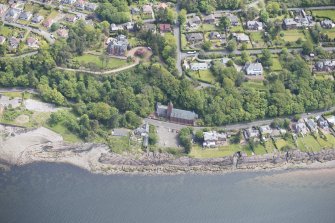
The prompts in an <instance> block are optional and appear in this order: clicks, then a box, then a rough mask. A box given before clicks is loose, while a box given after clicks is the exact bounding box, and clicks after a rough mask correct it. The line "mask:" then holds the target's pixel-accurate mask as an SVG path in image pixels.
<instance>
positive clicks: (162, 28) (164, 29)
mask: <svg viewBox="0 0 335 223" xmlns="http://www.w3.org/2000/svg"><path fill="white" fill-rule="evenodd" d="M159 30H160V31H161V32H170V31H171V25H170V24H167V23H165V24H159Z"/></svg>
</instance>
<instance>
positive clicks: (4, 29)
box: [0, 26, 26, 37]
mask: <svg viewBox="0 0 335 223" xmlns="http://www.w3.org/2000/svg"><path fill="white" fill-rule="evenodd" d="M20 32H26V31H25V30H24V29H19V28H16V27H11V26H0V35H1V36H5V37H10V36H17V35H18V34H19V33H20Z"/></svg>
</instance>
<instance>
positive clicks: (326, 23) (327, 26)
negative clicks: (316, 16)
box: [321, 19, 335, 29]
mask: <svg viewBox="0 0 335 223" xmlns="http://www.w3.org/2000/svg"><path fill="white" fill-rule="evenodd" d="M334 26H335V25H334V23H333V21H331V20H329V19H325V20H323V21H321V27H322V28H325V29H331V28H333V27H334Z"/></svg>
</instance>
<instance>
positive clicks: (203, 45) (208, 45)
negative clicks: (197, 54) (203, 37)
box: [202, 41, 212, 50]
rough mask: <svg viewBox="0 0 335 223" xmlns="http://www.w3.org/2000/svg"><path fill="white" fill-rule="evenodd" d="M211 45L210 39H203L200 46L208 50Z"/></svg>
mask: <svg viewBox="0 0 335 223" xmlns="http://www.w3.org/2000/svg"><path fill="white" fill-rule="evenodd" d="M211 47H212V42H211V41H205V42H204V43H203V44H202V48H203V49H204V50H209V49H210V48H211Z"/></svg>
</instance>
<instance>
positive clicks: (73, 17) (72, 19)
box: [65, 15, 78, 23]
mask: <svg viewBox="0 0 335 223" xmlns="http://www.w3.org/2000/svg"><path fill="white" fill-rule="evenodd" d="M77 19H78V17H77V16H76V15H67V16H66V17H65V21H67V22H71V23H74V22H75V21H77Z"/></svg>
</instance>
